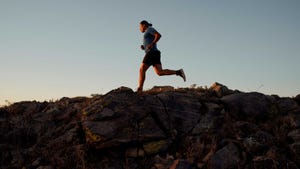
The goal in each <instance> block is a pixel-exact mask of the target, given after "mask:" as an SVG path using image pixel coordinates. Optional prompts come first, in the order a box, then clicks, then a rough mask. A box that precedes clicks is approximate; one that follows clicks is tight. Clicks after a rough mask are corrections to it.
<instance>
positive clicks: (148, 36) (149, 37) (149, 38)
mask: <svg viewBox="0 0 300 169" xmlns="http://www.w3.org/2000/svg"><path fill="white" fill-rule="evenodd" d="M156 32H157V31H156V30H155V29H154V28H153V27H151V26H150V27H148V28H147V29H146V31H145V32H144V39H143V45H144V47H145V52H146V53H148V52H149V51H158V49H157V46H156V44H155V45H154V46H153V47H152V48H151V49H148V47H147V46H148V45H150V44H151V43H152V42H153V40H154V38H155V36H154V34H155V33H156Z"/></svg>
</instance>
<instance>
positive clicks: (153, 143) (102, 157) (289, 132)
mask: <svg viewBox="0 0 300 169" xmlns="http://www.w3.org/2000/svg"><path fill="white" fill-rule="evenodd" d="M299 161H300V99H299V95H298V96H296V97H295V98H281V97H279V96H276V95H271V96H270V95H264V94H261V93H257V92H251V93H245V92H240V91H237V90H230V89H228V88H227V87H226V86H224V85H222V84H219V83H215V84H214V85H212V87H210V88H209V89H203V88H201V87H198V88H197V87H194V88H180V89H175V88H173V87H170V86H168V87H155V88H154V89H152V90H149V91H146V92H144V93H143V94H142V95H139V94H137V93H135V92H133V91H132V90H131V89H130V88H126V87H121V88H118V89H115V90H112V91H111V92H109V93H107V94H105V95H96V96H93V97H91V98H87V97H77V98H62V99H60V100H58V101H55V102H35V101H34V102H19V103H15V104H13V105H10V106H6V107H2V108H0V168H1V169H2V168H3V169H14V168H16V169H20V168H22V169H56V168H72V169H73V168H74V169H75V168H78V169H96V168H101V169H168V168H169V169H232V168H237V169H238V168H241V169H260V168H262V169H263V168H272V169H273V168H274V169H297V168H299V167H300V162H299Z"/></svg>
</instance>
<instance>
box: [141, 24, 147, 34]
mask: <svg viewBox="0 0 300 169" xmlns="http://www.w3.org/2000/svg"><path fill="white" fill-rule="evenodd" d="M146 29H147V26H146V25H144V24H140V31H141V32H142V33H144V32H145V31H146Z"/></svg>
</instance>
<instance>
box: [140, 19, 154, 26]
mask: <svg viewBox="0 0 300 169" xmlns="http://www.w3.org/2000/svg"><path fill="white" fill-rule="evenodd" d="M140 24H142V25H147V26H152V24H151V23H149V22H148V21H146V20H142V21H141V22H140Z"/></svg>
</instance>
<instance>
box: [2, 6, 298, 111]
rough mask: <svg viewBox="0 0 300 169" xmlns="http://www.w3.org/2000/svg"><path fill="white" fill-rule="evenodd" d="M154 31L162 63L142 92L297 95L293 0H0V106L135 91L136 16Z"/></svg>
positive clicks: (138, 55)
mask: <svg viewBox="0 0 300 169" xmlns="http://www.w3.org/2000/svg"><path fill="white" fill-rule="evenodd" d="M144 19H145V20H148V21H149V22H151V23H152V24H153V27H154V28H156V29H157V30H158V31H159V32H160V33H161V34H162V38H161V39H160V41H159V42H158V48H159V49H160V50H161V52H162V65H163V67H164V68H169V69H179V68H184V70H185V72H186V75H187V82H185V83H184V82H183V80H182V79H180V78H178V77H176V76H165V77H158V76H157V75H155V73H154V71H153V70H152V69H149V71H148V72H147V78H146V81H145V88H146V89H147V88H148V89H149V88H151V87H153V86H154V85H171V86H174V87H189V86H191V85H192V84H197V85H198V86H208V87H209V86H210V85H211V84H212V83H213V82H216V81H217V82H220V83H222V84H225V85H227V86H228V87H229V88H231V89H238V90H241V91H245V92H250V91H258V92H262V93H265V94H278V95H280V96H291V97H292V96H296V95H297V94H300V78H299V73H300V66H299V64H300V31H299V30H300V1H299V0H248V1H241V0H226V1H224V0H187V1H182V0H164V1H161V0H151V1H145V0H127V1H124V0H123V1H122V0H26V1H23V0H0V20H1V26H0V72H1V82H0V105H3V104H5V102H6V100H8V101H9V102H15V101H22V100H38V101H44V100H51V99H59V98H61V97H64V96H66V97H75V96H90V95H91V94H104V93H106V92H108V91H110V90H112V89H115V88H118V87H120V86H127V87H130V88H132V89H134V90H135V89H136V87H137V80H138V70H139V66H140V63H141V61H142V59H143V56H144V51H142V50H140V45H141V41H142V33H140V32H139V22H140V21H141V20H144Z"/></svg>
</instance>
